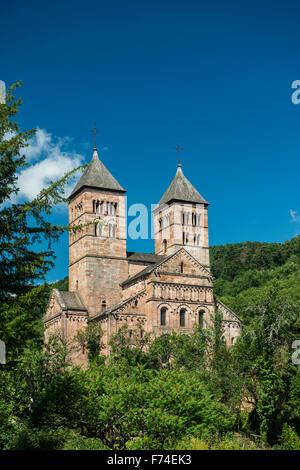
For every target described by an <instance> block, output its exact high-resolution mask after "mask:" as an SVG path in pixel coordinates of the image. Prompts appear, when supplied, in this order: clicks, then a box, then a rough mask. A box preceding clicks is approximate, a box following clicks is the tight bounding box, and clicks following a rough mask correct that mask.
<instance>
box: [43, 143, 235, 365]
mask: <svg viewBox="0 0 300 470" xmlns="http://www.w3.org/2000/svg"><path fill="white" fill-rule="evenodd" d="M125 192H126V191H125V189H123V188H122V186H120V184H119V183H118V182H117V181H116V179H115V178H114V177H113V176H112V175H111V173H110V172H109V171H108V170H107V168H106V167H105V166H104V165H103V163H102V162H101V161H100V159H99V157H98V153H97V148H94V153H93V158H92V160H91V162H90V164H89V166H88V168H87V169H86V171H85V173H84V174H83V176H82V177H81V179H80V180H79V182H78V183H77V185H76V186H75V188H74V190H73V191H72V193H71V195H70V201H69V224H70V225H76V226H78V225H79V226H82V228H81V230H79V231H76V232H72V231H70V233H69V291H68V292H63V291H58V290H57V289H54V290H53V291H52V294H51V298H50V301H49V304H48V307H47V311H46V313H45V315H44V325H45V337H46V340H47V338H48V337H49V335H51V334H53V333H58V334H60V335H61V336H62V337H63V338H64V339H65V340H67V341H70V342H72V339H73V338H74V337H75V336H76V334H77V332H78V331H79V330H82V329H84V328H85V327H86V326H87V324H88V323H89V322H100V323H101V326H102V330H103V332H104V336H103V338H102V342H103V344H104V349H103V352H104V353H106V354H107V353H109V345H108V343H109V340H110V338H111V336H112V335H113V334H114V333H115V332H116V331H117V330H118V329H119V328H120V327H122V326H123V325H127V326H128V329H129V334H130V333H131V332H132V331H134V330H137V327H138V325H139V324H140V325H142V327H143V329H144V330H145V331H147V332H152V333H153V334H154V335H161V334H164V333H170V332H171V331H172V330H174V331H176V332H178V333H186V334H188V333H190V332H192V331H193V327H194V325H197V324H200V325H202V326H203V328H205V327H206V326H207V325H209V324H210V323H211V322H212V321H213V318H214V315H215V311H216V308H218V309H219V310H220V311H221V312H222V315H223V325H224V337H223V338H224V340H225V341H226V343H227V344H228V345H230V344H233V343H234V341H235V339H236V337H237V336H239V334H240V332H241V328H242V322H241V320H240V318H239V317H238V316H237V315H236V314H235V313H234V312H232V311H231V310H230V309H229V308H228V307H226V306H225V305H224V304H223V303H222V302H220V301H219V300H218V299H217V298H216V297H215V296H214V290H213V278H212V274H211V272H210V263H209V242H208V219H207V209H208V206H209V203H208V202H207V201H206V200H205V199H204V198H203V197H202V196H201V195H200V194H199V192H198V191H197V190H196V189H195V188H194V187H193V186H192V184H191V183H190V182H189V181H188V179H187V178H186V177H185V176H184V174H183V172H182V167H181V164H178V165H177V172H176V175H175V178H174V179H173V181H172V182H171V184H170V186H169V187H168V189H167V190H166V192H165V194H164V195H163V197H162V198H161V199H160V201H159V203H158V205H157V207H156V209H154V211H153V218H154V234H155V253H135V252H128V251H127V249H126V212H125ZM86 360H87V357H86V352H85V353H84V352H83V351H80V350H79V349H78V350H77V352H74V353H73V361H74V363H79V364H80V363H81V364H84V363H85V362H86Z"/></svg>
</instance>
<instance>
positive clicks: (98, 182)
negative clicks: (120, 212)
mask: <svg viewBox="0 0 300 470" xmlns="http://www.w3.org/2000/svg"><path fill="white" fill-rule="evenodd" d="M83 187H88V188H97V189H108V190H110V191H118V192H122V193H125V192H126V191H125V189H123V188H122V186H121V185H120V184H119V183H118V181H117V180H116V179H115V178H114V177H113V176H112V174H111V173H110V172H109V171H108V169H107V168H106V167H105V166H104V165H103V163H102V162H101V160H100V159H99V157H98V152H97V149H96V148H94V153H93V158H92V160H91V162H90V164H89V166H88V167H87V169H86V171H85V172H84V174H83V175H82V177H81V178H80V180H79V181H78V183H77V184H76V186H75V188H74V189H73V191H72V192H71V194H70V196H69V197H74V196H75V194H77V193H78V192H79V191H80V189H82V188H83Z"/></svg>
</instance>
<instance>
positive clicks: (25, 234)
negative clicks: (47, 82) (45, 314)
mask: <svg viewBox="0 0 300 470" xmlns="http://www.w3.org/2000/svg"><path fill="white" fill-rule="evenodd" d="M20 85H21V82H18V83H16V84H14V85H13V86H12V87H11V88H10V89H9V90H8V92H7V96H6V103H5V104H0V318H1V322H0V338H1V339H2V340H4V341H6V342H8V343H9V345H10V348H9V349H8V354H11V353H12V350H13V348H14V347H15V348H16V352H17V350H18V349H20V348H22V347H24V346H25V345H26V340H27V338H28V336H27V335H29V337H30V336H31V335H30V331H29V330H30V328H29V325H30V324H31V323H32V322H34V319H33V316H34V315H36V317H38V316H39V317H40V316H41V312H37V306H38V305H39V304H40V302H39V300H38V296H39V295H41V296H42V295H43V292H42V290H43V289H40V290H37V291H34V292H36V294H37V295H36V296H34V293H32V294H30V291H31V289H32V288H33V287H34V286H35V285H36V283H37V282H38V281H41V280H43V279H44V278H45V274H46V273H47V272H48V270H49V269H50V268H51V267H52V266H53V265H54V261H53V259H54V252H53V251H51V245H52V243H53V242H55V241H57V240H58V237H59V236H60V235H61V234H62V233H63V231H64V230H66V229H68V227H63V226H58V225H54V224H52V223H50V222H49V221H48V220H47V217H48V215H49V214H50V212H51V209H52V207H53V206H54V205H55V204H58V203H61V202H66V200H67V199H66V197H65V195H64V187H65V184H66V183H67V181H68V180H69V178H70V177H71V175H73V174H74V172H75V171H77V170H78V168H76V169H74V170H73V171H71V172H69V173H67V174H65V175H63V176H62V178H61V179H60V180H59V181H56V182H51V183H50V185H49V187H48V188H47V189H43V190H42V191H41V192H40V193H39V194H38V195H37V196H36V197H35V198H34V199H33V200H32V201H24V202H19V203H17V202H13V200H12V198H14V196H16V195H17V193H18V191H19V188H18V172H19V171H20V170H22V169H24V168H25V167H26V165H27V163H26V159H25V156H24V155H23V152H24V148H25V147H26V146H27V145H28V140H29V139H30V138H32V136H33V135H34V133H35V129H33V130H29V131H25V132H23V131H21V130H20V128H19V126H18V124H17V122H16V121H15V116H16V114H17V113H18V110H19V107H20V105H21V99H20V98H19V99H15V97H14V91H15V89H16V88H17V87H18V86H20ZM42 242H46V244H47V248H46V249H44V250H38V249H37V246H38V244H39V243H42ZM19 301H20V302H19ZM27 320H28V322H27ZM22 328H23V329H24V331H23V335H22V334H21V332H22ZM13 330H14V331H13ZM33 336H35V329H34V334H33ZM30 339H32V338H30Z"/></svg>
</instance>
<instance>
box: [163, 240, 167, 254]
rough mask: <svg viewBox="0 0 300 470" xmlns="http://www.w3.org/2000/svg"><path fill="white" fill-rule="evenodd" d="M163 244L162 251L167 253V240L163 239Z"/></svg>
mask: <svg viewBox="0 0 300 470" xmlns="http://www.w3.org/2000/svg"><path fill="white" fill-rule="evenodd" d="M163 244H164V253H167V240H164V241H163Z"/></svg>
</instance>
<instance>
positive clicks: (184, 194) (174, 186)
mask: <svg viewBox="0 0 300 470" xmlns="http://www.w3.org/2000/svg"><path fill="white" fill-rule="evenodd" d="M173 200H176V201H183V202H194V203H198V204H199V203H201V204H209V203H208V202H207V201H205V199H204V198H203V197H202V196H201V194H200V193H198V191H197V190H196V189H195V188H194V186H193V185H192V184H191V183H190V182H189V180H188V179H187V178H186V177H185V176H184V174H183V172H182V169H181V164H180V163H178V165H177V172H176V175H175V178H174V179H173V181H172V183H171V184H170V186H169V187H168V189H167V191H166V192H165V194H164V195H163V197H162V198H161V200H160V201H159V203H158V204H159V205H162V204H167V203H168V202H170V201H173Z"/></svg>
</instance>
